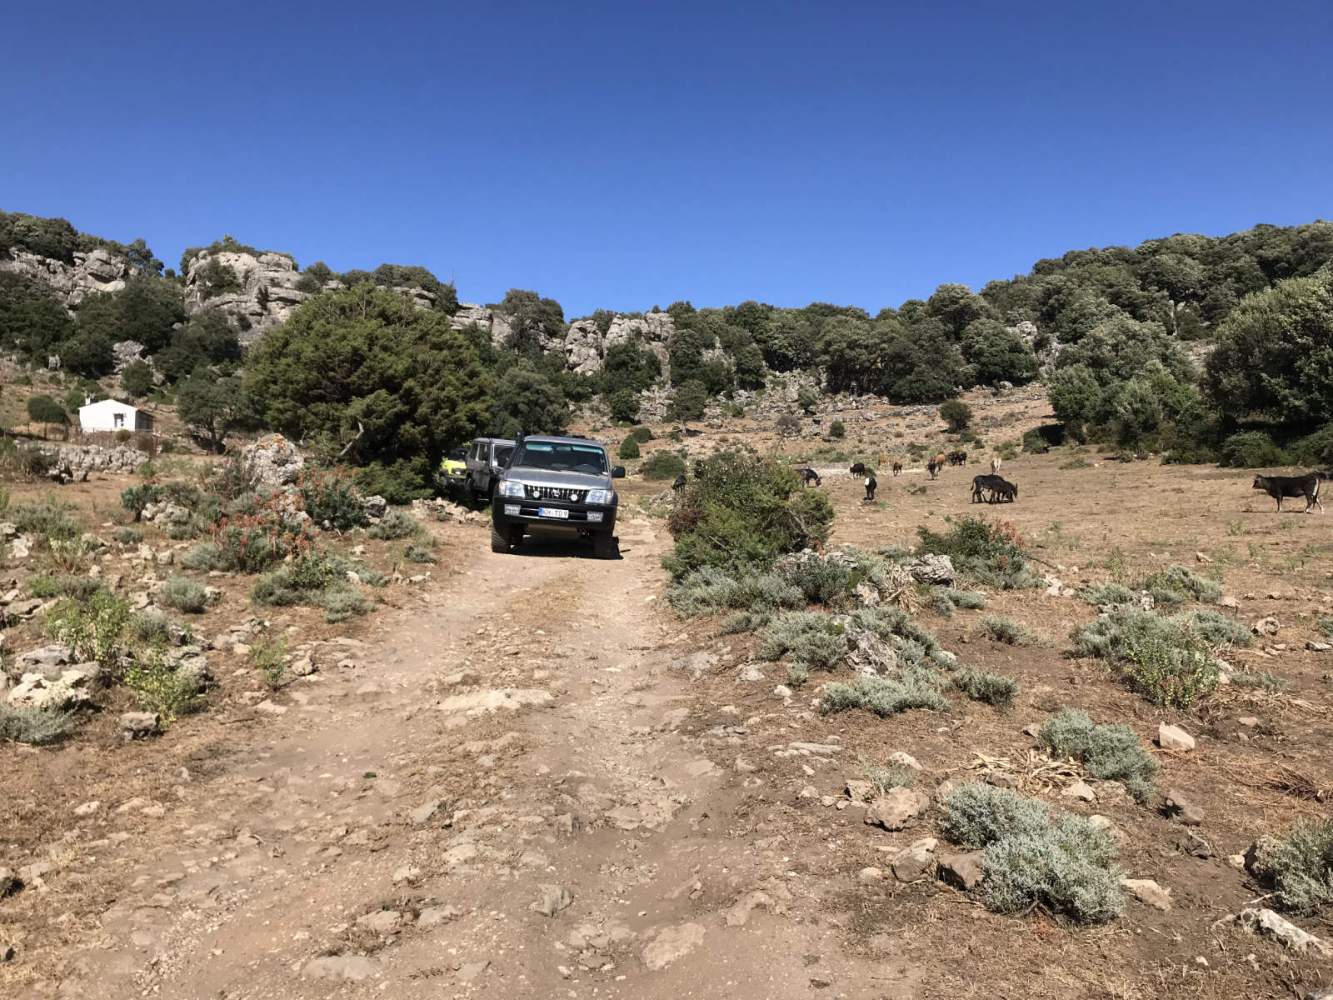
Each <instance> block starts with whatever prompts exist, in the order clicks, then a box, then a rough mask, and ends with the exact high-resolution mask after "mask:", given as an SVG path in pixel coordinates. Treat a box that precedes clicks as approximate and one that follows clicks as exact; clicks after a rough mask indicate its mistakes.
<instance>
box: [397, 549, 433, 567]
mask: <svg viewBox="0 0 1333 1000" xmlns="http://www.w3.org/2000/svg"><path fill="white" fill-rule="evenodd" d="M403 560H404V561H405V562H410V563H424V564H428V565H429V564H434V563H435V562H438V560H437V559H436V558H435V553H433V552H432V551H431V550H430V549H429V548H428V547H427V546H425V545H415V544H409V545H404V546H403Z"/></svg>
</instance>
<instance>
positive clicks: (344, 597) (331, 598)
mask: <svg viewBox="0 0 1333 1000" xmlns="http://www.w3.org/2000/svg"><path fill="white" fill-rule="evenodd" d="M314 604H315V606H316V607H319V608H323V609H324V620H325V621H326V622H329V623H330V624H332V623H335V622H341V621H346V620H347V619H348V618H351V617H352V616H353V615H364V614H367V613H369V611H370V607H371V605H370V601H368V600H367V599H366V595H365V594H363V593H361V591H359V590H356V589H354V588H352V587H329V588H327V589H325V590H322V591H320V592H319V594H318V595H317V596H316V598H315V600H314Z"/></svg>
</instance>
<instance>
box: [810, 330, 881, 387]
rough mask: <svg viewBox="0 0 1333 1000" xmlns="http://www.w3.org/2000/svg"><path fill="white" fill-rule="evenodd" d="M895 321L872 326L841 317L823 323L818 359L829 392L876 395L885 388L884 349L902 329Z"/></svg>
mask: <svg viewBox="0 0 1333 1000" xmlns="http://www.w3.org/2000/svg"><path fill="white" fill-rule="evenodd" d="M900 329H901V328H900V327H899V326H898V324H897V323H896V322H894V323H877V324H874V325H872V324H871V323H870V322H869V321H867V320H861V319H854V318H852V317H850V316H838V317H834V318H833V319H830V320H829V321H828V322H826V323H825V324H824V327H823V329H822V330H821V331H820V335H819V345H818V355H817V356H818V359H819V363H820V365H821V366H822V367H823V369H824V378H825V383H826V385H827V386H828V390H829V391H830V392H875V391H876V390H877V389H878V388H879V387H880V386H881V385H882V378H883V367H884V347H885V343H886V341H887V339H888V337H889V336H892V335H893V334H894V333H895V332H897V331H898V330H900Z"/></svg>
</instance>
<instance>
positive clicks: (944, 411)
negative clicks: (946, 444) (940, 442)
mask: <svg viewBox="0 0 1333 1000" xmlns="http://www.w3.org/2000/svg"><path fill="white" fill-rule="evenodd" d="M940 419H941V420H943V421H944V424H945V426H946V427H948V428H949V430H950V431H952V432H953V433H954V434H958V433H960V432H962V431H965V430H967V429H968V427H970V426H972V407H970V406H968V405H967V404H966V403H964V402H963V401H962V400H961V399H946V400H945V401H944V402H943V403H941V404H940Z"/></svg>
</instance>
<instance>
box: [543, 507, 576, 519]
mask: <svg viewBox="0 0 1333 1000" xmlns="http://www.w3.org/2000/svg"><path fill="white" fill-rule="evenodd" d="M537 516H538V517H554V518H556V519H557V520H561V521H568V520H569V511H567V510H565V509H564V508H563V507H538V508H537Z"/></svg>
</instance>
